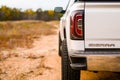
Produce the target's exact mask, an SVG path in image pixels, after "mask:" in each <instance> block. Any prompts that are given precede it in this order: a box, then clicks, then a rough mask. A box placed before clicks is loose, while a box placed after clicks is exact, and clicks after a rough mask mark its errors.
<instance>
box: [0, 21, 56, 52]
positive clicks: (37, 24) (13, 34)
mask: <svg viewBox="0 0 120 80" xmlns="http://www.w3.org/2000/svg"><path fill="white" fill-rule="evenodd" d="M53 23H54V25H55V23H56V24H57V23H58V21H48V22H45V21H35V20H24V21H6V22H5V21H4V22H0V50H3V49H13V48H16V47H27V48H30V47H32V43H33V39H35V38H38V37H40V36H41V35H51V34H55V32H54V29H55V28H56V27H54V26H53V25H51V24H53Z"/></svg>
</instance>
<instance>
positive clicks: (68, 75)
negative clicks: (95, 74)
mask: <svg viewBox="0 0 120 80" xmlns="http://www.w3.org/2000/svg"><path fill="white" fill-rule="evenodd" d="M61 56H62V80H80V71H79V70H73V69H72V68H71V67H70V61H69V58H68V50H67V45H66V40H64V41H63V43H62V54H61Z"/></svg>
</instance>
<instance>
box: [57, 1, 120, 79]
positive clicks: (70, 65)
mask: <svg viewBox="0 0 120 80" xmlns="http://www.w3.org/2000/svg"><path fill="white" fill-rule="evenodd" d="M55 12H61V13H64V15H63V16H62V17H61V20H60V33H59V55H61V57H62V80H80V70H89V71H112V72H120V1H119V0H69V4H68V6H67V8H66V10H63V8H62V7H56V8H55Z"/></svg>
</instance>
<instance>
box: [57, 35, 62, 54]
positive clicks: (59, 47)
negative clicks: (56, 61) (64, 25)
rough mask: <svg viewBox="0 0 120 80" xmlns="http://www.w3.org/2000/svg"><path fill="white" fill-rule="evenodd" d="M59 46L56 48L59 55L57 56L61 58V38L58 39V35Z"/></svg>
mask: <svg viewBox="0 0 120 80" xmlns="http://www.w3.org/2000/svg"><path fill="white" fill-rule="evenodd" d="M58 43H59V46H58V54H59V56H61V53H62V51H61V48H62V47H61V43H62V40H61V38H60V33H59V42H58Z"/></svg>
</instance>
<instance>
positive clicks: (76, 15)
mask: <svg viewBox="0 0 120 80" xmlns="http://www.w3.org/2000/svg"><path fill="white" fill-rule="evenodd" d="M83 13H84V12H83V11H75V12H73V13H72V15H71V17H70V23H71V24H70V26H71V27H70V34H71V36H70V37H71V39H73V40H77V39H78V40H83V39H84V29H83V28H84V20H83V19H84V15H83Z"/></svg>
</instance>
